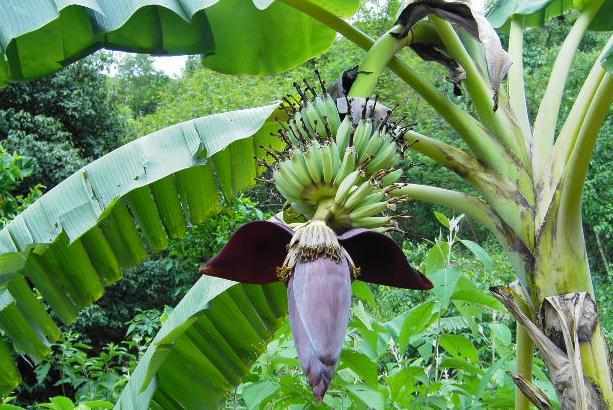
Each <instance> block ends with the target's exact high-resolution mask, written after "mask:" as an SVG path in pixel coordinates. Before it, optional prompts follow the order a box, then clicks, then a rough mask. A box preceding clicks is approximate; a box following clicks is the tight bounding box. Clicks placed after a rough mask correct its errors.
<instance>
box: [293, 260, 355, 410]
mask: <svg viewBox="0 0 613 410" xmlns="http://www.w3.org/2000/svg"><path fill="white" fill-rule="evenodd" d="M288 301H289V314H290V323H291V326H292V333H293V335H294V342H295V343H296V350H297V351H298V357H299V358H300V362H301V363H302V367H303V369H304V372H305V374H306V375H307V378H308V380H309V384H310V385H311V387H312V388H313V393H314V394H315V396H316V397H317V398H318V399H319V400H322V399H323V397H324V395H325V393H326V391H327V390H328V386H329V385H330V381H331V379H332V376H333V375H334V370H335V368H336V364H337V363H338V360H339V357H340V354H341V349H342V347H343V341H344V340H345V335H346V333H347V325H348V324H349V315H350V308H351V275H350V272H349V265H348V263H347V261H346V260H345V259H344V258H343V259H342V261H341V262H340V263H337V262H335V261H333V260H331V259H328V258H320V259H317V260H314V261H312V262H302V263H298V264H297V265H296V268H295V269H294V273H293V275H292V277H291V279H290V281H289V286H288Z"/></svg>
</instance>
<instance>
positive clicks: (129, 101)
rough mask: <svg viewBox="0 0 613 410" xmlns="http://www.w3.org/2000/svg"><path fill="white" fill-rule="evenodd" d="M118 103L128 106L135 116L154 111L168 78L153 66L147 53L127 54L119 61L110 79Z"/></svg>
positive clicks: (151, 59) (168, 80)
mask: <svg viewBox="0 0 613 410" xmlns="http://www.w3.org/2000/svg"><path fill="white" fill-rule="evenodd" d="M110 80H111V81H112V84H113V88H114V90H115V96H116V100H117V102H118V103H119V104H124V105H126V106H128V107H129V108H130V110H131V112H132V114H133V115H134V116H135V117H140V116H143V115H147V114H152V113H154V112H155V111H156V110H157V108H158V104H159V102H160V98H159V93H160V91H161V89H162V88H163V87H164V86H166V85H167V84H168V83H169V82H170V78H169V77H168V76H167V75H166V74H164V73H163V72H162V71H160V70H157V69H156V68H155V67H154V66H153V58H152V57H151V56H149V55H147V54H129V55H127V56H125V57H124V58H123V59H122V60H120V61H119V63H118V65H117V74H116V76H115V77H113V78H111V79H110Z"/></svg>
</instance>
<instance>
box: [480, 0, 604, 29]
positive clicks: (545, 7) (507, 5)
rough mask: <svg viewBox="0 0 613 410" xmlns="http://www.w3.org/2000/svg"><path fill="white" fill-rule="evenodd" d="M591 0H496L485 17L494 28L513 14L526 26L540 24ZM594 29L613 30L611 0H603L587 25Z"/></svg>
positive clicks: (502, 23) (583, 5)
mask: <svg viewBox="0 0 613 410" xmlns="http://www.w3.org/2000/svg"><path fill="white" fill-rule="evenodd" d="M590 2H592V0H496V1H494V2H492V4H490V5H489V7H488V10H487V18H488V19H489V20H490V22H491V23H492V25H493V26H494V27H496V28H498V27H502V26H503V25H505V23H507V22H508V21H509V20H510V19H511V18H512V17H513V16H517V17H519V18H521V19H522V20H523V22H524V24H525V25H526V26H527V27H535V26H542V25H544V24H545V23H546V22H547V21H549V20H550V19H552V18H554V17H558V16H562V15H564V14H566V13H567V12H570V11H573V10H581V9H583V8H584V7H585V6H586V5H587V4H589V3H590ZM589 29H590V30H595V31H609V30H613V0H605V2H604V4H603V5H602V6H601V7H600V10H599V11H598V14H597V15H596V16H595V17H594V19H593V20H592V23H591V24H590V27H589Z"/></svg>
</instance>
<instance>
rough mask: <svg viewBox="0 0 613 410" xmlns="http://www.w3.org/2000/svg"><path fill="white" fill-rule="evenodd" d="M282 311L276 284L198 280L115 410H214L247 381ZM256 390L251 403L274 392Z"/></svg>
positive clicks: (281, 288)
mask: <svg viewBox="0 0 613 410" xmlns="http://www.w3.org/2000/svg"><path fill="white" fill-rule="evenodd" d="M286 309H287V298H286V292H285V286H284V285H283V284H281V283H274V284H270V285H246V284H237V283H235V282H231V281H227V280H224V279H219V278H213V277H206V276H205V277H203V278H201V279H200V280H199V281H198V282H197V283H196V285H194V287H192V289H190V291H189V292H188V293H187V295H185V297H184V298H183V299H182V300H181V302H179V304H178V305H177V307H176V308H175V309H174V310H173V311H172V313H170V315H169V317H168V320H167V321H166V322H164V324H163V325H162V328H161V329H160V331H159V332H158V334H157V335H156V336H155V338H154V339H153V341H152V343H151V345H150V346H149V348H148V349H147V351H146V352H145V354H144V355H143V357H142V359H141V360H140V361H139V363H138V365H137V367H136V369H135V370H134V372H133V373H132V376H131V378H130V380H129V382H128V384H127V385H126V387H125V388H124V390H123V392H122V394H121V397H120V399H119V401H118V402H117V403H116V405H115V409H116V410H128V409H129V410H140V409H142V410H145V409H149V408H150V407H155V406H159V408H174V407H173V406H179V407H180V408H187V409H192V408H193V409H196V408H216V407H217V406H218V405H219V404H220V403H221V402H222V401H223V399H224V397H225V395H226V394H227V392H228V391H230V390H231V389H232V388H234V387H235V386H237V385H238V384H240V383H241V382H242V381H243V378H244V377H245V376H246V375H247V374H248V373H249V369H250V367H251V365H252V364H253V362H254V361H255V359H257V357H258V356H259V355H260V354H261V353H262V352H263V351H264V350H265V348H266V344H267V343H268V341H270V339H271V338H272V336H273V334H274V332H275V331H276V330H277V328H278V327H279V326H280V324H281V320H282V319H283V318H284V317H285V315H286ZM265 312H270V313H268V314H265ZM260 387H262V389H255V390H252V391H251V393H253V394H252V395H251V396H250V400H252V402H253V403H255V402H258V400H259V402H260V403H261V402H262V401H263V400H265V397H264V396H266V394H265V393H266V392H270V390H271V387H274V386H260ZM170 403H174V404H173V405H170ZM254 406H255V404H254Z"/></svg>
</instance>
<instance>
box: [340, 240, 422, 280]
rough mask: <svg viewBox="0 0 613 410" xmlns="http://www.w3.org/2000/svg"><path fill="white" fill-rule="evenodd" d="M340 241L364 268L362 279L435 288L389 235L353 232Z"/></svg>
mask: <svg viewBox="0 0 613 410" xmlns="http://www.w3.org/2000/svg"><path fill="white" fill-rule="evenodd" d="M338 240H339V242H340V243H341V245H343V247H344V248H345V249H346V250H347V252H349V255H350V256H351V258H352V259H353V262H354V263H355V264H356V266H357V267H358V268H360V276H359V277H358V279H360V280H363V281H365V282H370V283H377V284H379V285H388V286H395V287H398V288H405V289H432V282H430V280H429V279H428V278H427V277H425V276H424V275H423V274H421V273H420V272H419V271H417V270H415V269H413V268H412V267H411V265H409V262H408V261H407V258H406V256H405V255H404V253H403V252H402V249H400V247H399V246H398V245H396V243H395V242H394V241H393V240H392V239H391V238H389V237H388V236H386V235H383V234H381V233H378V232H374V231H370V230H368V229H352V230H350V231H347V232H345V233H344V234H342V235H340V236H339V237H338Z"/></svg>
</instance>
